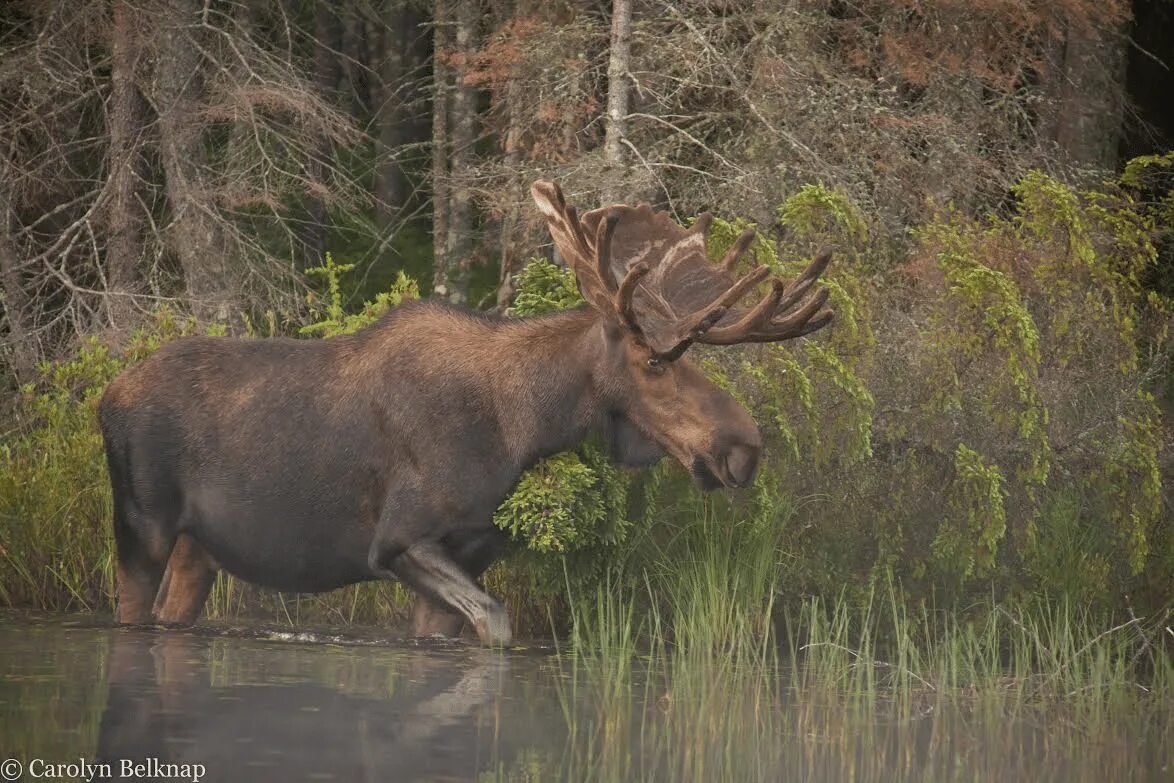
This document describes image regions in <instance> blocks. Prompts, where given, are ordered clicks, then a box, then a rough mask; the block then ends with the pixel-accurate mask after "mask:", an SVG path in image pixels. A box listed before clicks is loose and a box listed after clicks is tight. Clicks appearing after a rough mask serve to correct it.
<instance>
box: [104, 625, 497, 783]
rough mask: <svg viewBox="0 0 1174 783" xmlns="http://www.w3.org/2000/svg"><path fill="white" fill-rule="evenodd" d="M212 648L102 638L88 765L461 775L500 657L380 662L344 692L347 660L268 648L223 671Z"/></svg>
mask: <svg viewBox="0 0 1174 783" xmlns="http://www.w3.org/2000/svg"><path fill="white" fill-rule="evenodd" d="M215 648H216V645H209V644H208V643H207V640H206V639H200V638H196V637H191V636H183V635H177V634H168V633H163V634H150V633H136V632H127V633H116V634H115V635H114V636H113V637H112V639H111V650H110V655H109V662H110V663H109V688H110V690H109V697H108V699H107V706H106V710H105V712H104V713H103V715H102V721H101V727H100V730H99V734H98V748H97V757H98V759H99V761H102V762H112V763H113V765H114V766H119V763H120V762H121V760H122V759H131V760H134V761H136V762H141V761H142V760H143V759H145V758H159V759H164V760H166V761H168V762H171V763H175V764H202V765H203V766H204V767H205V768H207V769H209V770H222V771H227V770H235V771H237V772H238V773H248V776H249V777H250V778H251V779H260V780H293V779H309V780H335V779H338V780H347V781H362V780H392V779H394V780H415V779H421V780H423V779H427V780H436V779H446V778H451V779H468V778H470V777H473V778H475V777H476V774H477V771H478V769H477V757H478V755H479V754H478V753H477V750H478V749H481V748H482V746H483V743H482V741H481V740H482V739H483V734H482V732H481V730H480V726H479V721H478V718H479V716H480V711H481V710H482V708H483V707H485V706H486V705H488V704H490V703H491V702H492V701H493V700H494V699H495V698H496V697H497V696H498V695H499V694H500V692H501V686H502V682H503V680H504V678H505V676H506V674H507V673H508V670H509V660H508V658H506V657H504V656H502V655H496V654H493V653H489V652H485V651H472V653H471V654H466V655H463V656H460V657H459V658H456V659H455V660H454V658H455V657H456V656H453V655H434V656H428V657H425V656H413V657H412V658H411V659H409V660H407V661H402V660H395V661H394V662H395V663H398V664H401V665H400V666H388V665H380V664H381V663H382V664H387V663H390V661H388V660H387V659H386V658H385V659H384V660H383V661H378V660H376V661H375V662H374V666H373V668H372V670H371V671H369V672H367V673H365V674H364V675H363V676H362V677H361V678H360V679H361V683H356V682H355V679H354V678H355V675H356V672H355V671H354V669H353V668H352V667H351V666H350V665H348V664H350V663H353V661H350V660H348V659H349V658H350V656H347V655H342V656H341V657H342V659H343V660H342V661H341V662H340V663H341V664H342V665H334V666H327V667H325V670H323V668H322V662H321V661H317V660H315V658H317V657H318V656H316V655H313V654H308V655H307V654H302V651H300V650H287V649H282V650H280V652H279V653H278V655H277V656H276V657H277V658H279V660H278V661H273V660H272V659H273V658H274V657H275V656H274V654H273V653H274V651H272V650H264V649H258V650H255V651H254V654H249V653H248V652H244V651H242V650H238V651H237V658H238V660H234V661H231V662H226V661H224V660H223V659H221V660H217V656H216V653H217V651H216V649H215ZM375 657H376V658H377V659H378V658H379V657H380V656H375ZM240 658H243V660H240ZM226 668H228V669H229V670H228V671H226V670H225V669H226ZM331 680H333V681H334V684H333V685H326V684H321V682H323V681H326V682H330V681H331ZM356 686H357V687H356ZM372 696H376V698H372ZM470 751H472V752H470ZM216 777H218V776H215V775H214V776H213V779H214V778H216Z"/></svg>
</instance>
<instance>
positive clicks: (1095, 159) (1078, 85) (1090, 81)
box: [1044, 26, 1128, 172]
mask: <svg viewBox="0 0 1174 783" xmlns="http://www.w3.org/2000/svg"><path fill="white" fill-rule="evenodd" d="M1127 41H1128V38H1127V36H1126V35H1125V31H1124V30H1123V29H1111V30H1090V29H1083V30H1076V29H1073V28H1072V27H1071V26H1069V27H1068V29H1067V30H1066V31H1065V34H1064V36H1063V38H1062V39H1061V40H1060V41H1058V42H1057V44H1056V45H1055V46H1054V47H1053V51H1052V54H1051V57H1050V58H1049V60H1050V63H1049V65H1050V71H1051V72H1050V74H1049V85H1048V94H1049V98H1050V103H1051V106H1050V114H1049V115H1048V116H1047V117H1045V122H1044V136H1045V138H1047V139H1048V140H1050V141H1053V142H1055V143H1056V145H1057V146H1059V148H1060V149H1061V150H1062V151H1063V152H1064V153H1065V155H1066V157H1067V158H1068V160H1069V161H1070V162H1071V163H1073V164H1075V165H1076V166H1079V167H1081V168H1085V169H1091V170H1095V171H1098V172H1101V171H1112V170H1114V169H1116V167H1117V157H1118V148H1119V146H1120V143H1121V134H1122V129H1123V122H1124V117H1125V113H1124V110H1125V76H1126V65H1127V57H1126V46H1127Z"/></svg>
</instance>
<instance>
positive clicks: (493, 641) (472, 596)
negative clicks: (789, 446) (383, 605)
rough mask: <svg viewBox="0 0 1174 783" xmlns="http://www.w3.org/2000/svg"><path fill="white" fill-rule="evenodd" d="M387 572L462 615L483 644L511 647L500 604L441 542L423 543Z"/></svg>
mask: <svg viewBox="0 0 1174 783" xmlns="http://www.w3.org/2000/svg"><path fill="white" fill-rule="evenodd" d="M387 570H388V571H390V572H391V574H392V575H393V576H395V577H396V578H398V579H399V580H400V581H401V582H403V583H404V584H406V585H407V586H408V587H410V588H412V589H413V590H415V591H416V592H417V593H419V594H420V595H422V596H425V597H426V598H428V599H430V600H432V601H435V602H438V603H441V604H443V605H445V606H449V607H452V608H453V609H455V610H457V611H458V612H460V613H461V614H462V615H463V616H464V617H465V619H466V620H468V621H469V623H470V624H471V625H472V626H473V628H474V629H476V631H477V637H478V638H479V639H480V640H481V643H482V644H484V645H487V646H491V647H494V646H505V645H507V644H509V643H510V638H511V636H510V618H509V615H508V614H506V611H505V609H503V608H502V606H501V604H499V603H498V602H497V601H495V600H493V598H491V597H490V596H489V595H488V594H486V593H485V591H484V590H482V589H481V588H480V587H478V586H477V583H476V582H474V581H473V579H472V577H470V576H469V575H468V574H466V573H465V571H464V570H463V569H462V568H461V567H460V566H459V565H458V564H457V563H456V561H455V560H453V557H452V555H450V554H449V553H448V552H447V551H446V550H445V548H444V546H442V545H441V544H440V543H439V542H437V541H423V542H420V543H418V544H416V545H414V546H412V547H410V548H408V549H407V550H405V551H404V552H402V553H401V554H399V555H398V556H396V557H395V558H394V559H393V560H392V561H391V562H390V563H388V565H387Z"/></svg>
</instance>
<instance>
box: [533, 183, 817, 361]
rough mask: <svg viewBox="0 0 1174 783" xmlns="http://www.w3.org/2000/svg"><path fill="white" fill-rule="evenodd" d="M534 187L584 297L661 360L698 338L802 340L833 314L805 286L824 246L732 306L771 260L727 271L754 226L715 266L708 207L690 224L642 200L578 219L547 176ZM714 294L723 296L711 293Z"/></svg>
mask: <svg viewBox="0 0 1174 783" xmlns="http://www.w3.org/2000/svg"><path fill="white" fill-rule="evenodd" d="M531 193H532V194H533V195H534V200H535V201H536V202H537V203H538V206H539V208H540V209H541V210H542V213H543V215H544V216H545V217H546V221H547V225H548V226H549V227H550V233H551V236H552V237H553V238H554V241H555V244H556V245H557V246H558V249H559V252H560V253H561V254H562V255H563V257H564V258H565V259H566V260H567V264H568V265H569V266H570V267H571V268H572V269H573V270H574V272H575V276H576V278H577V279H578V281H579V287H580V289H581V290H582V292H583V296H584V298H585V299H587V301H588V302H589V303H590V304H591V305H592V306H593V307H595V308H596V309H597V310H600V311H601V312H603V313H605V314H606V315H609V316H610V315H614V316H615V317H616V318H618V320H619V321H620V322H621V323H622V324H623V325H624V326H625V327H626V328H628V329H629V330H631V331H632V332H633V333H634V334H636V335H638V336H639V337H640V339H641V340H642V341H643V342H644V343H645V344H647V345H648V347H649V349H650V351H651V352H652V354H653V355H654V356H656V357H658V358H660V359H662V360H666V361H671V360H673V359H677V358H679V357H680V356H681V354H683V353H684V352H685V351H686V350H688V348H689V346H690V345H692V344H693V343H695V342H699V343H707V344H710V345H734V344H737V343H763V342H777V341H780V340H788V339H792V338H795V337H801V336H803V335H806V334H810V333H812V332H814V331H816V330H817V329H820V328H822V327H824V326H826V325H827V324H828V323H829V322H830V321H831V320H832V318H833V317H834V314H833V313H832V311H831V310H823V306H824V304H826V302H827V298H828V292H827V290H826V289H823V290H820V291H818V292H816V293H814V294H812V293H810V291H811V288H812V286H813V285H814V284H815V282H816V281H817V280H818V279H819V276H820V275H821V274H823V272H824V270H825V269H827V265H828V263H829V262H830V261H831V251H830V250H824V251H823V252H821V253H820V254H819V255H818V256H817V257H816V259H815V261H813V262H812V263H811V265H810V266H808V267H807V269H806V270H804V271H803V273H802V274H800V275H799V277H797V278H796V279H795V280H793V281H792V282H791V283H790V284H789V285H788V284H785V283H784V282H783V281H782V280H780V279H778V278H773V279H772V280H771V287H770V291H768V292H767V293H766V295H765V296H764V297H763V298H762V299H761V300H760V301H759V302H758V304H756V305H755V306H754V307H753V308H751V309H750V310H734V309H733V307H734V305H736V304H737V303H738V302H739V301H740V300H741V299H742V298H743V297H744V296H745V295H746V294H747V293H749V292H750V290H751V289H752V288H754V287H756V286H757V285H759V284H760V283H761V282H763V281H764V280H766V279H767V277H769V276H770V269H769V268H768V267H766V266H756V267H755V268H754V269H752V270H751V271H749V272H747V273H746V274H744V275H742V276H741V277H740V278H738V279H735V278H734V277H733V271H734V269H735V268H736V266H737V264H738V261H739V260H740V259H741V258H742V256H744V255H745V254H746V253H747V252H748V251H749V249H750V246H751V244H752V243H753V241H754V237H755V233H754V231H752V230H747V231H744V232H743V233H742V234H741V235H740V236H739V237H738V239H737V240H736V241H735V242H734V244H733V246H732V247H731V248H730V249H729V251H728V252H727V253H726V254H725V256H724V257H723V258H722V260H721V261H720V262H719V263H718V264H712V263H710V261H709V258H708V256H707V255H706V253H705V239H706V233H707V232H708V230H709V225H710V223H711V221H712V219H713V217H712V215H710V214H709V213H708V212H706V213H702V214H701V215H698V217H697V219H696V221H694V224H693V226H692V228H689V229H685V228H683V227H681V226H680V225H678V224H677V223H675V222H674V221H673V220H672V219H671V218H670V217H669V216H668V215H667V213H664V212H659V213H658V212H653V211H652V208H651V207H649V206H648V205H647V204H641V205H640V206H637V207H630V206H625V205H615V206H610V207H604V208H602V209H596V210H592V211H591V212H587V213H585V214H584V215H583V216H582V217H581V218H580V217H579V215H578V212H577V210H575V208H574V207H573V206H570V205H568V204H567V203H566V200H565V199H564V198H563V194H562V191H561V190H560V189H559V187H558V185H556V184H554V183H553V182H543V181H539V182H535V183H534V184H533V185H532V186H531ZM589 236H590V237H592V239H593V241H591V242H589V241H588V239H587V237H589ZM617 280H621V282H620V283H619V284H617V283H616V281H617ZM714 291H721V292H722V293H720V294H719V295H717V296H716V297H715V296H714V294H713V292H714Z"/></svg>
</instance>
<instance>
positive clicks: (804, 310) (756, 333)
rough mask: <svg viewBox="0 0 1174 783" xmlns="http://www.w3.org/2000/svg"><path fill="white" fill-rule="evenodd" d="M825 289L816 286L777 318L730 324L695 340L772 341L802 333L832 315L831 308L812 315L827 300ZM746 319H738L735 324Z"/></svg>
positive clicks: (725, 342) (724, 342) (728, 342)
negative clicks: (791, 310)
mask: <svg viewBox="0 0 1174 783" xmlns="http://www.w3.org/2000/svg"><path fill="white" fill-rule="evenodd" d="M827 298H828V290H827V289H826V288H823V289H820V290H819V291H817V292H816V293H815V294H813V295H812V296H810V297H809V298H808V300H807V302H806V303H805V304H804V305H803V307H801V308H800V309H799V310H796V311H795V312H794V313H792V314H791V315H789V316H787V317H786V318H784V319H783V320H781V321H768V322H767V323H765V324H753V325H748V326H747V328H744V329H735V328H734V327H729V328H723V329H720V330H718V329H713V330H710V331H709V332H708V333H706V334H705V335H703V336H702V337H701V338H700V339H699V340H698V341H699V342H704V343H705V344H706V345H737V344H739V343H773V342H779V341H781V340H789V339H791V338H793V337H802V336H803V335H805V334H810V333H811V332H814V331H815V330H816V329H819V328H821V327H823V326H825V325H826V324H827V323H828V322H829V321H831V320H832V318H833V316H834V315H835V314H834V313H833V312H832V311H831V310H826V311H824V312H823V313H820V315H819V317H818V318H813V316H815V314H816V313H818V312H819V311H820V309H821V308H822V307H823V306H824V304H825V303H826V302H827ZM745 320H746V319H743V320H742V321H739V323H738V324H735V326H738V325H740V324H742V323H744V322H745Z"/></svg>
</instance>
